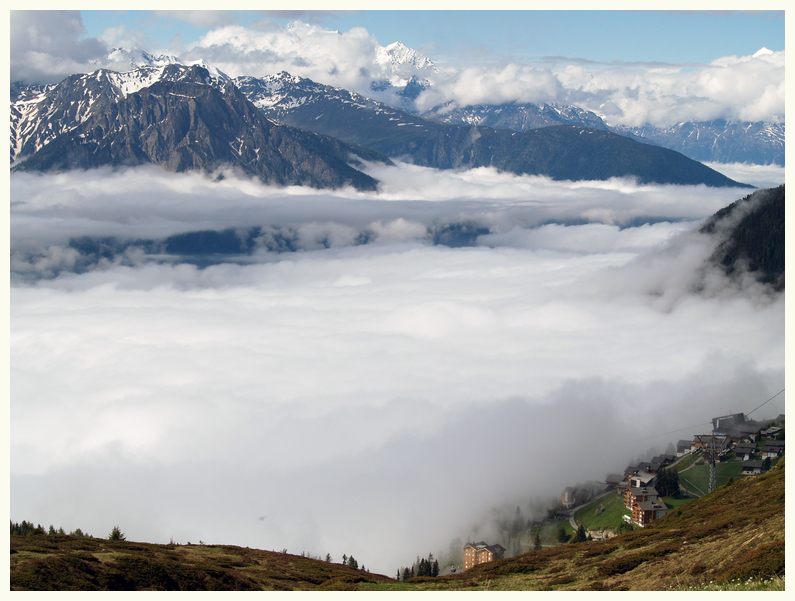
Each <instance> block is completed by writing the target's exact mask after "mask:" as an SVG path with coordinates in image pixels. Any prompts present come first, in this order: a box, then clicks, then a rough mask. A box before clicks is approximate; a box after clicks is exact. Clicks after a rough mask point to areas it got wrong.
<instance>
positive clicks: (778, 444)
mask: <svg viewBox="0 0 795 601" xmlns="http://www.w3.org/2000/svg"><path fill="white" fill-rule="evenodd" d="M765 445H766V446H768V447H776V448H778V449H779V451H780V452H781V453H783V452H784V441H783V440H768V441H765Z"/></svg>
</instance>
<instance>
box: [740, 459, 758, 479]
mask: <svg viewBox="0 0 795 601" xmlns="http://www.w3.org/2000/svg"><path fill="white" fill-rule="evenodd" d="M761 473H762V462H761V461H743V474H745V475H747V476H753V475H756V474H761Z"/></svg>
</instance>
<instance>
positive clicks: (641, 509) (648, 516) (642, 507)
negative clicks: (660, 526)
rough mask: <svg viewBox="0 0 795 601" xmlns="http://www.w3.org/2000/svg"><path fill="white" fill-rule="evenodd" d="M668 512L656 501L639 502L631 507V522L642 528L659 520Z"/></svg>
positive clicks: (665, 507)
mask: <svg viewBox="0 0 795 601" xmlns="http://www.w3.org/2000/svg"><path fill="white" fill-rule="evenodd" d="M666 511H668V507H667V506H666V505H665V503H663V502H662V501H660V500H659V499H656V500H654V501H639V502H637V503H635V505H633V507H632V521H633V522H634V523H635V524H637V525H638V526H640V527H641V528H643V527H644V526H645V525H646V524H650V523H651V522H653V521H654V520H659V519H660V518H661V517H663V516H664V515H665V513H666Z"/></svg>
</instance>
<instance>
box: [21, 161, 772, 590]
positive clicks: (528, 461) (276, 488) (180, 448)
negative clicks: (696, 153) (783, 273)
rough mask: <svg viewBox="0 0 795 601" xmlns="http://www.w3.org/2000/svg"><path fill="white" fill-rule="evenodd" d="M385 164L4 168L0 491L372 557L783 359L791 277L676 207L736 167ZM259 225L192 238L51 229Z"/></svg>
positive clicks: (733, 392)
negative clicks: (219, 176) (722, 242)
mask: <svg viewBox="0 0 795 601" xmlns="http://www.w3.org/2000/svg"><path fill="white" fill-rule="evenodd" d="M379 175H380V176H381V177H382V181H383V182H384V185H383V190H382V192H381V193H379V194H365V193H357V192H352V191H338V192H334V193H329V192H320V191H314V190H306V189H300V188H292V189H275V188H267V187H263V186H261V185H257V183H256V182H255V181H253V180H238V179H235V178H234V177H231V176H230V177H228V178H226V179H225V180H223V181H222V182H214V181H212V179H211V178H204V177H202V176H198V175H195V174H191V175H188V174H183V175H176V174H168V173H164V172H160V171H157V170H146V169H135V170H126V171H119V172H107V171H94V172H86V173H81V174H74V173H73V174H61V175H29V174H21V173H20V174H13V175H12V177H11V201H12V204H11V251H12V274H13V278H12V282H13V285H12V288H11V341H10V342H11V399H12V403H11V510H12V515H11V519H13V520H16V521H21V520H22V519H26V520H33V521H36V522H38V521H40V522H42V523H43V524H49V523H53V524H55V525H56V527H58V526H62V527H64V528H65V529H67V530H71V529H74V528H78V527H79V528H82V529H83V530H84V531H87V532H90V533H92V534H94V535H98V536H105V535H106V534H107V532H109V531H110V528H111V527H112V526H113V525H114V524H119V525H120V526H121V527H122V529H123V530H124V531H125V532H126V533H127V535H128V538H129V539H130V540H143V541H150V542H167V541H168V540H169V539H170V538H172V537H173V539H174V540H176V541H178V542H183V543H184V542H187V541H191V542H193V543H197V542H198V541H199V540H203V541H204V542H214V543H225V544H238V545H244V546H246V545H247V546H252V547H257V548H263V549H274V550H282V549H284V548H287V549H288V551H290V552H293V553H300V552H302V551H305V552H308V553H311V554H313V555H321V556H325V554H326V553H330V554H331V555H332V557H333V558H334V559H335V560H336V561H339V560H340V559H341V556H342V554H343V553H345V554H348V555H351V554H353V555H354V556H355V557H356V558H357V560H359V562H360V564H361V563H364V564H365V565H366V566H367V567H368V568H369V569H370V570H371V571H376V572H381V573H384V574H386V575H392V574H394V572H395V570H396V569H397V568H398V567H400V566H401V565H408V564H409V563H410V562H411V561H413V559H414V557H416V556H417V555H422V556H424V555H426V554H427V553H429V552H433V553H434V555H438V554H439V552H440V551H443V550H446V549H447V545H448V543H449V541H450V540H452V539H453V538H455V537H460V538H462V539H465V538H467V537H468V536H470V535H475V533H481V534H484V533H486V532H487V530H486V529H485V526H484V525H483V524H484V522H485V521H486V520H485V518H484V516H486V515H487V514H488V513H489V510H490V508H493V507H497V506H501V505H503V504H506V503H507V504H509V505H512V506H513V507H515V506H517V505H521V506H522V507H523V508H525V510H526V511H527V509H526V508H527V506H528V503H529V501H530V500H531V499H536V498H540V499H547V498H549V497H552V496H556V495H559V494H560V492H561V490H562V489H563V488H564V487H565V486H570V485H574V484H576V483H577V482H580V481H585V480H589V479H601V478H603V477H604V476H605V475H606V474H607V473H608V472H612V471H617V470H620V469H623V467H624V466H625V465H626V464H627V463H628V462H629V461H631V460H632V459H633V458H634V457H636V456H638V455H639V454H642V453H643V452H644V451H645V450H646V449H648V448H649V447H651V446H656V447H658V448H660V450H664V448H665V446H666V445H667V444H668V442H671V441H673V442H676V440H678V439H679V438H686V437H688V436H690V435H691V434H693V433H701V432H703V431H704V429H705V428H704V427H698V426H699V425H700V424H705V422H708V420H709V419H710V418H711V417H713V416H714V415H721V414H725V413H728V412H734V411H749V410H750V409H752V408H753V407H756V406H757V405H758V404H759V403H760V402H762V401H764V400H765V399H767V398H769V397H771V396H773V395H774V394H775V393H776V392H778V391H779V390H780V389H781V388H783V380H784V336H783V331H784V330H783V328H784V300H783V295H781V296H773V295H770V294H769V292H768V291H767V290H765V289H764V288H762V287H760V286H756V285H746V286H745V287H740V286H739V285H738V283H737V282H731V281H727V280H726V279H725V278H724V277H723V276H722V275H721V274H720V273H717V272H714V273H713V272H711V271H710V270H706V271H705V270H704V265H705V260H706V258H707V257H708V256H709V254H710V253H711V251H712V249H714V245H715V243H716V241H715V240H712V239H710V238H707V237H704V236H702V235H699V234H697V233H696V229H697V227H698V224H699V223H700V222H701V220H702V219H704V218H705V217H707V216H709V215H711V214H712V213H714V212H715V211H716V210H717V209H718V208H721V207H723V206H725V205H727V204H729V203H730V202H732V201H733V200H736V198H739V197H740V196H743V195H744V194H745V192H744V191H737V190H734V191H732V190H723V189H720V190H712V189H707V188H703V187H692V188H691V187H674V188H671V187H665V186H662V187H642V186H636V185H634V184H633V183H632V182H629V181H613V182H590V183H588V182H581V183H578V184H562V183H559V182H551V181H548V180H544V179H543V178H528V177H515V176H509V175H504V174H498V173H495V172H493V171H490V170H476V171H471V172H466V173H439V172H433V171H431V170H423V169H417V168H414V167H411V166H406V165H404V166H399V167H398V168H397V169H395V170H394V171H392V172H389V174H387V173H386V172H384V173H380V174H379ZM650 216H651V217H653V218H650ZM255 226H256V227H259V228H261V229H259V230H257V231H258V238H257V240H259V242H258V244H259V245H258V246H257V245H255V246H254V247H253V248H252V250H251V252H250V253H246V254H244V255H240V256H220V257H219V256H214V257H204V259H206V261H205V262H204V263H202V264H199V262H198V261H195V260H194V261H188V260H186V259H184V257H181V256H177V255H173V254H167V253H164V254H161V255H156V254H152V253H150V252H149V250H147V249H144V248H143V247H140V246H139V247H136V245H135V244H131V245H127V246H124V247H123V249H122V250H120V251H118V252H117V250H118V248H117V247H112V246H110V243H109V242H108V243H107V244H108V245H109V246H108V247H107V248H108V249H110V250H109V251H108V252H107V253H106V254H105V255H102V254H101V253H98V255H97V256H96V257H93V258H92V261H89V262H85V256H84V255H83V249H82V247H79V246H77V247H76V246H74V245H70V240H71V239H73V238H75V237H80V236H89V237H92V238H102V237H104V238H106V239H108V238H114V239H116V240H126V241H135V240H138V239H144V238H147V239H162V238H166V237H168V236H173V235H176V234H185V233H187V232H195V231H199V230H214V231H219V230H224V229H226V228H232V230H233V231H240V232H241V236H243V232H244V230H245V231H248V230H249V229H250V228H253V227H255ZM235 228H237V229H235ZM288 230H289V231H290V232H293V234H294V236H293V238H290V240H291V241H292V242H291V244H293V246H291V247H290V248H289V249H279V248H275V247H274V246H273V245H272V244H271V242H272V241H273V240H276V235H277V234H279V235H282V234H283V233H284V232H286V231H288ZM268 236H270V238H268ZM268 240H270V241H271V242H268ZM459 242H460V243H461V244H458V243H459ZM81 261H84V262H83V263H81ZM76 265H82V266H83V267H82V268H81V269H76V268H75V266H76ZM696 285H698V286H700V287H701V291H700V292H699V293H695V292H693V290H694V289H695V287H696ZM783 403H784V401H783V395H781V396H780V397H777V400H776V401H775V402H772V403H770V404H768V405H766V406H765V407H764V411H765V412H766V413H765V414H764V415H757V414H754V415H753V417H756V418H762V417H767V416H775V415H777V414H778V413H780V412H782V411H783ZM760 413H761V410H760ZM690 427H692V428H691V429H690V430H687V431H682V432H678V430H681V429H683V428H684V429H687V428H690ZM674 431H677V432H676V433H673V434H669V435H663V436H659V434H661V433H669V432H674ZM473 449H475V450H473ZM484 535H485V534H484Z"/></svg>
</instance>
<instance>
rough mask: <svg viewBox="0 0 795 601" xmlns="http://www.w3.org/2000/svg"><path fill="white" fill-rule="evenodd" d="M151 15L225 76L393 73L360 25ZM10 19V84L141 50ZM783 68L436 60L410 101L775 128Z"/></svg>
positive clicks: (780, 58)
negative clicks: (340, 27)
mask: <svg viewBox="0 0 795 601" xmlns="http://www.w3.org/2000/svg"><path fill="white" fill-rule="evenodd" d="M158 12H159V13H160V14H161V15H162V16H170V17H173V18H177V19H181V20H184V21H187V22H189V23H192V24H195V25H198V26H201V27H210V28H212V29H210V31H209V32H207V33H206V34H205V35H204V36H202V38H201V39H199V40H198V41H196V42H193V43H190V44H188V46H187V49H186V51H185V52H184V53H183V54H182V56H181V58H182V59H184V60H188V61H191V60H199V59H203V60H205V61H207V62H208V63H210V64H212V65H214V66H215V67H217V68H219V69H221V71H223V72H225V73H227V74H229V75H230V76H233V77H234V76H238V75H251V76H265V75H270V74H274V73H278V72H280V71H288V72H289V73H291V74H293V75H298V76H301V77H307V78H309V79H313V80H315V81H318V82H320V83H325V84H330V85H333V86H339V87H344V88H346V89H350V90H354V91H357V92H359V93H361V94H364V95H366V96H374V95H377V94H375V93H374V92H373V91H372V90H371V89H370V83H371V82H372V81H373V80H381V79H389V78H390V76H391V75H393V74H392V72H391V71H390V70H389V68H388V65H385V64H381V63H379V62H378V61H377V60H376V56H377V50H378V48H379V47H381V46H385V45H387V44H389V43H391V42H393V41H394V40H381V41H379V40H376V38H375V37H374V36H373V35H372V34H371V33H369V32H368V31H367V30H366V29H364V28H361V27H355V28H352V29H350V30H348V31H341V32H337V31H329V30H327V29H324V27H323V26H322V25H317V24H308V23H304V22H301V21H295V22H293V23H291V24H290V25H288V26H286V27H281V26H279V25H277V24H276V23H275V22H271V21H260V22H258V23H255V24H253V25H251V26H242V25H237V24H234V19H235V18H236V17H235V16H234V15H233V14H231V13H229V12H227V11H158ZM11 15H12V27H11V32H12V38H11V49H12V54H11V74H12V80H16V79H28V80H31V81H47V82H54V81H58V80H60V79H62V78H63V77H65V76H67V75H69V74H72V73H75V72H86V71H91V70H93V69H94V65H93V63H91V59H97V58H102V57H103V56H104V55H105V54H106V53H107V49H108V46H109V45H129V44H136V45H138V44H140V45H144V44H147V38H146V32H144V31H140V30H135V31H134V30H129V29H127V28H125V27H123V26H120V27H118V28H109V29H107V30H106V31H105V32H104V34H103V36H102V39H101V40H98V39H82V38H81V37H80V36H81V34H82V33H83V32H84V30H83V26H82V22H81V20H80V15H79V12H78V11H12V13H11ZM319 16H320V17H322V16H323V15H319ZM319 20H320V21H322V18H321V19H319ZM763 50H766V49H763ZM158 51H160V50H158ZM430 58H431V59H433V58H434V57H433V56H431V57H430ZM784 63H785V61H784V52H783V51H777V52H773V51H769V50H768V51H760V52H757V53H755V54H754V55H753V56H727V57H718V58H716V59H715V60H713V61H712V62H711V63H709V64H690V63H688V64H668V65H665V64H657V63H652V64H644V63H609V64H600V63H594V62H587V63H583V62H581V61H575V60H568V59H565V58H559V57H556V58H541V59H539V60H538V61H537V62H531V63H525V64H517V63H501V62H494V61H491V60H482V61H479V62H478V64H475V65H463V66H453V65H447V66H445V65H442V67H443V68H442V69H441V70H440V72H439V73H433V72H430V71H427V72H425V71H423V72H422V74H421V75H422V77H427V78H429V79H430V80H431V81H433V83H434V88H432V89H430V90H428V91H426V92H424V93H423V94H421V95H420V97H419V98H418V100H417V103H418V106H419V107H420V108H422V109H430V108H431V107H433V106H434V105H437V104H441V103H443V102H446V101H448V100H454V101H456V102H457V103H459V104H460V105H468V104H489V103H492V104H494V103H503V102H511V101H517V102H532V103H536V104H538V103H543V102H550V103H558V104H576V105H578V106H582V107H583V108H586V109H589V110H592V111H595V112H596V113H598V114H600V115H603V116H604V117H605V118H606V120H607V121H608V122H609V123H611V124H614V125H615V124H624V125H635V126H639V125H643V124H645V123H651V124H653V125H656V126H670V125H674V124H676V123H679V122H682V121H692V120H701V121H706V120H712V119H721V118H722V119H729V120H740V121H773V122H779V123H783V121H784V68H785V67H784Z"/></svg>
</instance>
